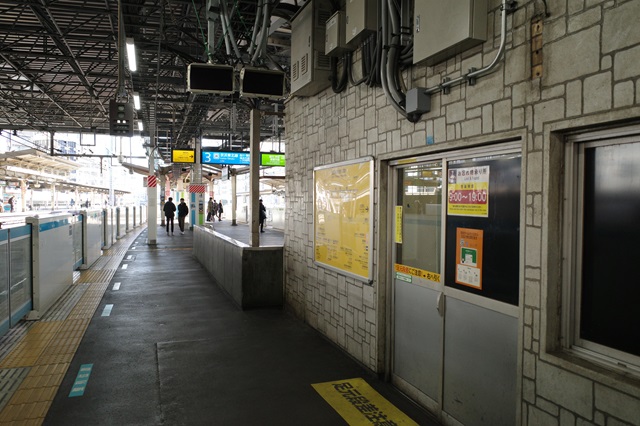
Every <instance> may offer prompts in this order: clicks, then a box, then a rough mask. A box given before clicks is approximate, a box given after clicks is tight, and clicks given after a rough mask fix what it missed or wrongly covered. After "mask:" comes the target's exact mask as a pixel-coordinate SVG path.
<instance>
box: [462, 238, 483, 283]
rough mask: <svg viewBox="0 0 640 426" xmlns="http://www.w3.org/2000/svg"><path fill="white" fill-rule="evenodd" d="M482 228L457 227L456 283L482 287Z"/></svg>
mask: <svg viewBox="0 0 640 426" xmlns="http://www.w3.org/2000/svg"><path fill="white" fill-rule="evenodd" d="M483 234H484V231H482V229H468V228H457V229H456V283H458V284H462V285H466V286H469V287H473V288H477V289H478V290H481V289H482V239H483V236H484V235H483Z"/></svg>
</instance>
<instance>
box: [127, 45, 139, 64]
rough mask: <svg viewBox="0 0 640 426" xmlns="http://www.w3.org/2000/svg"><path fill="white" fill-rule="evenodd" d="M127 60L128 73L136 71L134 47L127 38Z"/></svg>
mask: <svg viewBox="0 0 640 426" xmlns="http://www.w3.org/2000/svg"><path fill="white" fill-rule="evenodd" d="M127 59H128V60H129V71H131V72H134V71H136V70H137V69H138V66H137V65H136V46H135V45H134V44H133V38H132V37H127Z"/></svg>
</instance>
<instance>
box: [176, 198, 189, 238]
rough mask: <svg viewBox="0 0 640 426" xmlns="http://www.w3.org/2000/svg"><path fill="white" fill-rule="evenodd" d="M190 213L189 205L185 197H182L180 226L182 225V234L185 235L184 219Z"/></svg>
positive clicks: (179, 211)
mask: <svg viewBox="0 0 640 426" xmlns="http://www.w3.org/2000/svg"><path fill="white" fill-rule="evenodd" d="M188 214H189V206H187V204H186V203H185V202H184V198H180V204H178V226H179V227H180V234H182V235H184V219H185V218H186V217H187V215H188Z"/></svg>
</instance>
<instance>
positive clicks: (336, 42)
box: [324, 10, 351, 56]
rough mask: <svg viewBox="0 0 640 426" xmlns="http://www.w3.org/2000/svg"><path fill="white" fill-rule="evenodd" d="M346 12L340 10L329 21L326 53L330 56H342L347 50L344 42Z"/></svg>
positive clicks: (325, 45) (325, 46)
mask: <svg viewBox="0 0 640 426" xmlns="http://www.w3.org/2000/svg"><path fill="white" fill-rule="evenodd" d="M344 40H345V39H344V12H343V11H341V10H339V11H337V12H336V13H334V14H333V15H332V16H331V18H329V20H328V21H327V31H326V38H325V44H324V51H325V53H326V54H327V55H329V56H340V55H342V54H343V53H344V52H346V51H347V50H351V49H347V45H346V43H345V41H344Z"/></svg>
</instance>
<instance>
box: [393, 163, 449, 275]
mask: <svg viewBox="0 0 640 426" xmlns="http://www.w3.org/2000/svg"><path fill="white" fill-rule="evenodd" d="M398 185H399V188H398V203H397V206H401V207H402V213H401V214H402V244H396V256H397V261H398V263H401V264H403V265H406V266H411V267H414V268H418V269H422V270H425V271H429V272H435V273H438V274H439V273H440V259H441V257H442V253H441V246H442V235H441V228H442V163H440V162H434V163H425V164H418V165H415V166H411V167H407V168H403V169H400V171H399V178H398Z"/></svg>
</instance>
